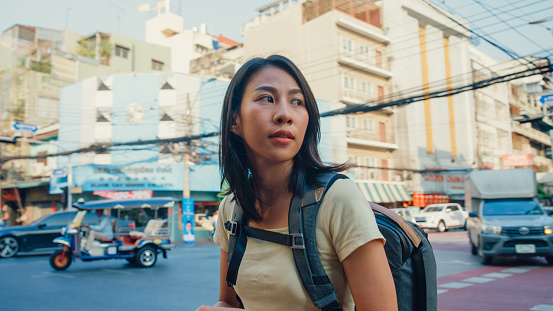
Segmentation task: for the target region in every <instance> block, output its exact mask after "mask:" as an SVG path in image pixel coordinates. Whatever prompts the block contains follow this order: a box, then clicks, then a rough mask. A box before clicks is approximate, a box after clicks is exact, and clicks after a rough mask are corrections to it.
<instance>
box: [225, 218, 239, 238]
mask: <svg viewBox="0 0 553 311" xmlns="http://www.w3.org/2000/svg"><path fill="white" fill-rule="evenodd" d="M239 227H240V224H239V223H238V222H236V221H227V222H225V229H227V231H228V232H229V233H230V234H232V235H236V234H237V233H238V228H239Z"/></svg>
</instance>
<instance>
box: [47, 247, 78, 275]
mask: <svg viewBox="0 0 553 311" xmlns="http://www.w3.org/2000/svg"><path fill="white" fill-rule="evenodd" d="M72 259H73V257H72V256H71V252H70V251H63V250H60V251H56V252H54V253H53V254H52V255H50V265H51V266H52V268H54V269H56V270H58V271H62V270H65V269H67V268H69V266H70V265H71V261H72Z"/></svg>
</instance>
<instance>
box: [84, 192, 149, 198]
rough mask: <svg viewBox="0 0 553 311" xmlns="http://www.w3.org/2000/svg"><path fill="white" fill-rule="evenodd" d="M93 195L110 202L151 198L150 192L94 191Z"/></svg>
mask: <svg viewBox="0 0 553 311" xmlns="http://www.w3.org/2000/svg"><path fill="white" fill-rule="evenodd" d="M92 194H94V195H98V196H101V197H103V198H106V199H111V200H131V199H149V198H151V197H152V194H153V191H152V190H135V191H107V190H106V191H94V192H92Z"/></svg>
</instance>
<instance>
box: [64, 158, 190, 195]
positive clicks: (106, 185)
mask: <svg viewBox="0 0 553 311" xmlns="http://www.w3.org/2000/svg"><path fill="white" fill-rule="evenodd" d="M73 172H74V173H73V186H74V187H82V188H83V191H102V190H107V191H133V190H153V191H182V189H184V164H183V163H167V164H161V163H151V162H146V163H138V164H132V165H127V166H122V165H121V166H119V165H84V166H77V167H75V168H74V169H73Z"/></svg>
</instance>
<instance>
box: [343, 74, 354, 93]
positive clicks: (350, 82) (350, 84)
mask: <svg viewBox="0 0 553 311" xmlns="http://www.w3.org/2000/svg"><path fill="white" fill-rule="evenodd" d="M344 88H346V89H350V90H353V89H355V79H354V78H352V77H349V76H344Z"/></svg>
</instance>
